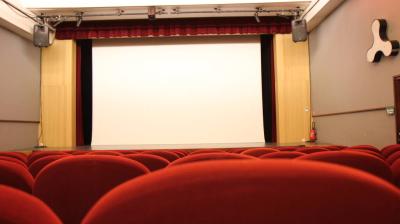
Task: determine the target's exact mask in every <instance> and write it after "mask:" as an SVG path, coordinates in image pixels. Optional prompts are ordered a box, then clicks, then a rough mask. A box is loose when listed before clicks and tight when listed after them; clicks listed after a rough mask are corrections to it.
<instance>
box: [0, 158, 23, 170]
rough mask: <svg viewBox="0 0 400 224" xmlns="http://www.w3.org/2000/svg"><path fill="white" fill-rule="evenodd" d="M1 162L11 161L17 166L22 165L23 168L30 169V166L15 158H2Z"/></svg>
mask: <svg viewBox="0 0 400 224" xmlns="http://www.w3.org/2000/svg"><path fill="white" fill-rule="evenodd" d="M0 160H5V161H9V162H13V163H16V164H19V165H21V166H22V167H24V168H25V169H28V166H27V165H26V163H24V162H22V161H21V160H19V159H17V158H14V157H10V156H0Z"/></svg>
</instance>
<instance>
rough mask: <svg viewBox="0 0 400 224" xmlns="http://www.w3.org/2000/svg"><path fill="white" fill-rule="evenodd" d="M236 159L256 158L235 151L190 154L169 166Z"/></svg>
mask: <svg viewBox="0 0 400 224" xmlns="http://www.w3.org/2000/svg"><path fill="white" fill-rule="evenodd" d="M238 159H251V160H254V159H257V158H256V157H253V156H247V155H242V154H237V153H201V154H197V155H191V156H187V157H184V158H180V159H178V160H175V161H174V162H172V163H170V164H169V167H171V166H177V165H183V164H189V163H198V162H206V161H215V160H238Z"/></svg>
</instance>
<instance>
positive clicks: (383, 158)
mask: <svg viewBox="0 0 400 224" xmlns="http://www.w3.org/2000/svg"><path fill="white" fill-rule="evenodd" d="M341 151H343V152H361V153H367V154H370V155H373V156H375V157H377V158H380V159H382V160H385V157H383V156H382V155H381V154H380V153H377V152H374V151H371V150H365V149H349V148H347V149H342V150H341Z"/></svg>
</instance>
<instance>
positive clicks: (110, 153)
mask: <svg viewBox="0 0 400 224" xmlns="http://www.w3.org/2000/svg"><path fill="white" fill-rule="evenodd" d="M85 155H105V156H123V155H124V154H122V153H120V152H116V151H109V150H94V151H90V152H88V153H86V154H85Z"/></svg>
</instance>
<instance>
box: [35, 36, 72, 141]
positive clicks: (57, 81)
mask: <svg viewBox="0 0 400 224" xmlns="http://www.w3.org/2000/svg"><path fill="white" fill-rule="evenodd" d="M75 57H76V45H75V42H74V41H72V40H55V41H54V43H53V45H52V46H50V47H48V48H43V49H42V61H41V64H42V71H41V74H42V81H41V90H42V106H41V109H42V118H41V127H42V130H39V132H40V131H41V132H42V134H41V139H40V140H41V143H43V144H44V145H46V146H48V147H72V146H75V145H76V139H75V138H76V137H75V131H76V129H75V122H76V118H75V116H76V112H75V92H76V90H75V88H76V80H75V79H76V74H75V72H76V71H75Z"/></svg>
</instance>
